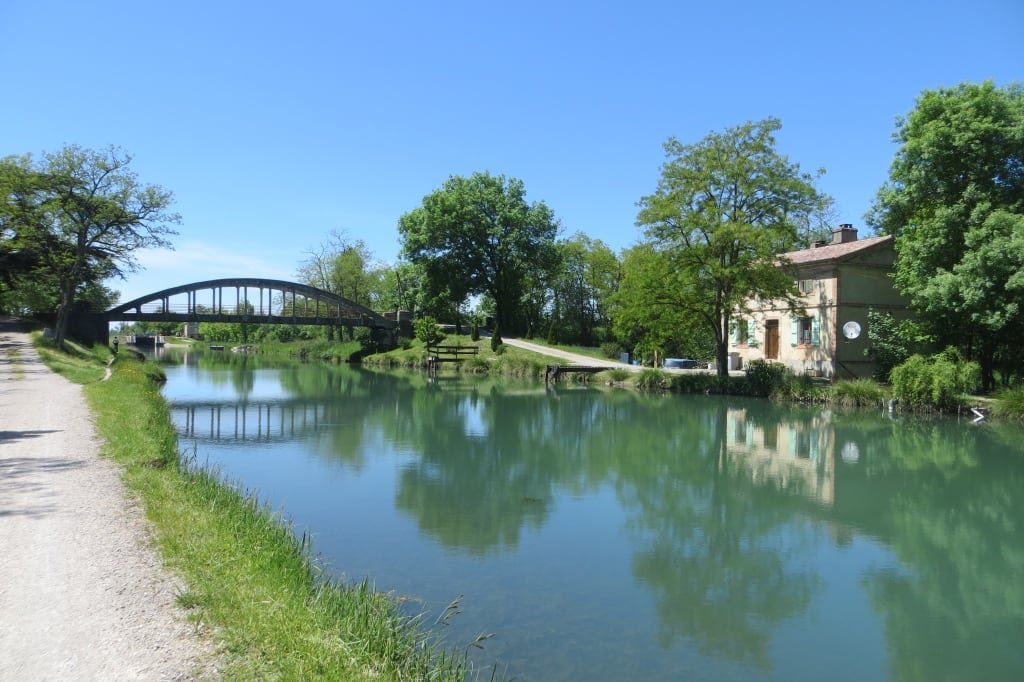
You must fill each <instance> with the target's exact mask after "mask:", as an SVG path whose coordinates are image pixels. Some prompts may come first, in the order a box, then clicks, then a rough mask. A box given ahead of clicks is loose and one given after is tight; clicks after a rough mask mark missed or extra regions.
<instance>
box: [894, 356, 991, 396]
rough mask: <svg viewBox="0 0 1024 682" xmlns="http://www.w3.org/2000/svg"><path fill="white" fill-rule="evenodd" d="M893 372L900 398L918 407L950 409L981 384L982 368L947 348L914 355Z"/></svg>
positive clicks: (897, 394) (896, 392) (895, 387)
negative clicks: (927, 354)
mask: <svg viewBox="0 0 1024 682" xmlns="http://www.w3.org/2000/svg"><path fill="white" fill-rule="evenodd" d="M890 376H891V378H892V388H893V393H895V394H896V398H898V399H899V400H900V402H903V403H906V404H908V405H910V406H911V407H914V408H917V409H937V410H949V409H952V408H954V407H956V405H957V404H958V403H959V402H960V401H961V398H962V396H963V395H964V394H965V393H968V392H970V391H973V390H974V389H975V388H977V387H978V383H979V382H980V379H981V368H980V367H979V366H978V363H976V362H968V361H966V360H964V359H963V358H962V357H960V354H959V353H957V352H956V351H955V350H953V349H947V350H946V351H944V352H942V353H939V354H938V355H935V356H933V357H931V358H926V357H924V356H923V355H912V356H911V357H910V358H909V359H908V360H907V361H906V362H904V363H902V364H900V365H897V366H896V367H894V368H893V370H892V373H891V375H890Z"/></svg>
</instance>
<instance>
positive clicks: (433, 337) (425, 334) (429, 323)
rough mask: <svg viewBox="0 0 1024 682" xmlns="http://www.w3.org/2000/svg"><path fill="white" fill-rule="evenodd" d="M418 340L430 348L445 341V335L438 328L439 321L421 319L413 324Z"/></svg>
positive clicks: (428, 318)
mask: <svg viewBox="0 0 1024 682" xmlns="http://www.w3.org/2000/svg"><path fill="white" fill-rule="evenodd" d="M412 327H413V330H414V331H415V333H416V338H417V339H419V340H420V341H422V342H423V343H424V344H426V345H428V346H434V345H437V344H439V343H441V342H442V341H444V338H445V335H444V332H442V331H441V328H440V327H438V326H437V320H435V319H434V318H433V317H429V316H428V317H421V318H420V319H418V320H416V321H415V322H413V324H412Z"/></svg>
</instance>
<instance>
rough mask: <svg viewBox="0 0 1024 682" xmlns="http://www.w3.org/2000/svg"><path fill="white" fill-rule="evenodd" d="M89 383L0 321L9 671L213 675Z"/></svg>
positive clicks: (0, 484) (1, 506)
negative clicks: (104, 451) (104, 432)
mask: <svg viewBox="0 0 1024 682" xmlns="http://www.w3.org/2000/svg"><path fill="white" fill-rule="evenodd" d="M99 446H100V443H99V441H98V439H97V436H96V433H95V431H94V429H93V426H92V422H91V419H90V415H89V411H88V407H87V406H86V403H85V398H84V396H83V393H82V388H81V386H77V385H75V384H72V383H70V382H69V381H67V380H66V379H64V378H63V377H61V376H59V375H57V374H54V373H53V372H51V371H50V370H49V369H48V368H47V367H46V366H45V365H44V364H43V363H42V361H41V360H40V358H39V355H38V354H37V353H36V351H35V349H34V348H33V346H32V343H31V339H30V338H29V335H28V334H27V333H25V332H24V331H22V330H20V329H19V328H18V327H17V325H16V324H15V323H14V322H13V321H12V320H10V319H0V680H86V679H88V680H189V679H209V678H213V677H215V676H216V675H215V673H216V671H215V667H214V663H213V661H214V657H213V653H212V651H213V647H212V644H211V643H210V642H209V641H208V640H204V639H202V638H201V637H200V636H199V635H198V634H197V633H196V631H195V628H194V626H193V625H191V624H190V623H189V622H188V621H187V620H186V618H185V616H184V613H183V611H182V610H181V609H180V608H179V607H177V606H176V604H175V601H174V600H175V595H176V594H177V593H179V592H180V591H181V589H182V588H181V586H180V585H179V584H177V582H176V580H175V579H174V578H173V577H172V576H171V575H170V574H169V573H168V572H167V570H166V569H165V568H164V567H163V565H162V564H161V561H160V558H159V556H158V555H157V553H156V551H155V550H154V548H153V547H152V545H151V543H150V540H149V535H148V526H147V525H146V522H145V519H144V518H143V515H142V512H141V510H140V509H139V507H138V506H137V505H136V504H135V503H134V502H132V501H131V500H129V499H128V496H127V493H126V490H125V488H124V486H123V484H122V482H121V479H120V476H119V472H118V469H117V466H116V465H115V464H114V463H113V462H111V461H109V460H106V459H103V458H101V457H100V456H99Z"/></svg>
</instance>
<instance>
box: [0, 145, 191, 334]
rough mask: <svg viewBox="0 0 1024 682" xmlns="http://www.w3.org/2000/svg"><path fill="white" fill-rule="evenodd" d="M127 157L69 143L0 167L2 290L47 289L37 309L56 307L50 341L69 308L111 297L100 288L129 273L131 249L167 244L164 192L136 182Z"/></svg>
mask: <svg viewBox="0 0 1024 682" xmlns="http://www.w3.org/2000/svg"><path fill="white" fill-rule="evenodd" d="M131 160H132V157H131V156H130V155H128V154H127V153H125V152H124V151H122V150H120V149H118V148H117V147H110V148H108V149H106V150H104V151H99V152H97V151H92V150H88V149H83V148H81V147H78V146H74V145H72V146H68V147H65V148H64V149H62V150H60V151H59V152H55V153H46V154H43V157H42V160H41V161H40V162H38V163H33V161H32V159H31V157H27V156H26V157H20V158H17V157H11V158H7V159H4V161H3V162H2V164H0V190H2V192H3V204H4V206H3V208H2V209H0V216H2V217H0V221H2V234H3V237H2V240H3V241H2V248H0V254H2V255H0V259H2V260H3V261H4V264H5V266H7V265H10V266H11V267H12V270H11V273H12V274H11V275H10V276H9V277H5V280H6V281H5V285H7V286H12V285H18V287H19V288H20V289H21V290H22V293H25V292H26V290H30V288H35V289H36V291H37V292H49V294H50V295H49V300H48V301H47V300H39V301H37V304H39V305H42V306H46V304H47V303H49V304H53V303H55V304H56V309H57V322H56V325H55V338H56V341H57V343H58V344H62V343H63V341H64V337H65V335H66V333H67V323H68V318H69V315H70V313H71V310H72V307H73V306H74V305H75V304H76V303H78V302H79V301H81V300H83V299H86V300H88V299H89V298H93V299H95V298H96V297H99V298H101V299H109V298H111V297H112V294H111V293H110V292H108V291H106V290H104V289H103V287H102V284H101V283H102V282H103V280H104V279H106V278H109V277H112V276H123V275H124V274H125V273H127V272H132V271H134V270H135V269H136V267H137V261H136V258H135V252H136V251H137V250H138V249H141V248H147V247H148V248H152V247H165V248H169V247H170V242H169V241H168V240H167V237H168V236H169V235H172V234H174V231H173V230H172V229H171V225H173V224H176V223H178V222H179V220H180V218H179V216H178V215H177V214H176V213H171V212H169V211H168V207H169V206H170V204H171V199H172V195H171V193H170V192H168V191H166V190H164V189H162V188H160V187H158V186H155V185H142V184H140V183H139V181H138V178H137V177H136V175H135V173H133V172H132V171H131V170H129V165H130V163H131ZM43 295H44V296H45V293H44V294H43ZM21 300H22V301H23V302H24V301H26V300H28V299H27V298H26V297H25V296H22V297H21ZM105 302H109V300H107V301H105ZM44 309H45V307H44ZM50 309H52V308H50ZM36 310H37V311H38V308H37V309H36Z"/></svg>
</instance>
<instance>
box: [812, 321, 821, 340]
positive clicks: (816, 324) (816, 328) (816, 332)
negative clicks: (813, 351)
mask: <svg viewBox="0 0 1024 682" xmlns="http://www.w3.org/2000/svg"><path fill="white" fill-rule="evenodd" d="M820 344H821V323H820V321H819V320H818V318H817V317H812V318H811V345H814V346H817V345H820Z"/></svg>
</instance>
